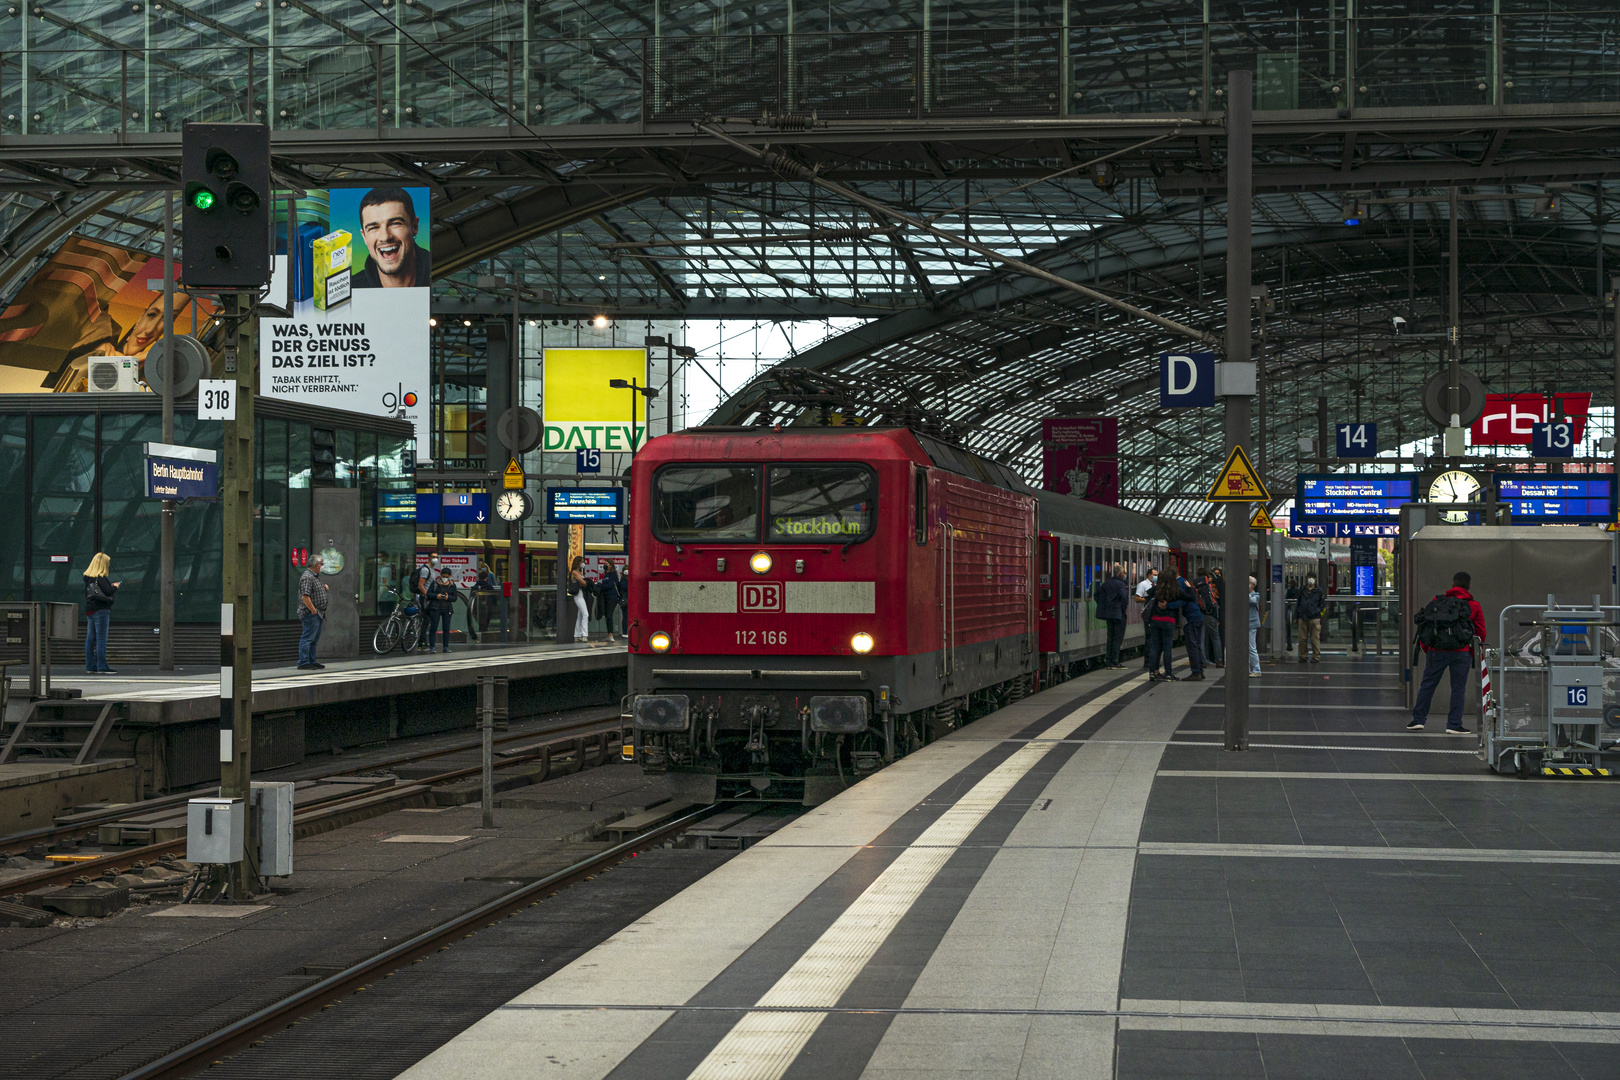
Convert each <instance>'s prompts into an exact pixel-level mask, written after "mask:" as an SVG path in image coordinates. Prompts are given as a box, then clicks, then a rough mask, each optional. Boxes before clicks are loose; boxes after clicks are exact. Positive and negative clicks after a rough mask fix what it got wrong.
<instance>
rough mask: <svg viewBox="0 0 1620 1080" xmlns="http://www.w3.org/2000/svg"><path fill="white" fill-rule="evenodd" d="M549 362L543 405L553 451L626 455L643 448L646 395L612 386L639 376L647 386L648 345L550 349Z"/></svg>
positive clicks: (547, 445)
mask: <svg viewBox="0 0 1620 1080" xmlns="http://www.w3.org/2000/svg"><path fill="white" fill-rule="evenodd" d="M544 363H545V368H544V371H543V382H544V390H543V396H542V397H541V399H540V406H541V412H542V413H543V414H544V415H543V419H544V420H545V443H544V446H545V449H546V451H547V452H548V453H566V452H568V451H570V450H578V449H579V448H580V447H586V448H590V447H595V448H596V449H598V450H608V451H617V452H620V453H627V452H629V451H631V450H635V449H638V448H639V447H640V446H641V442H642V439H644V438H645V437H646V434H647V399H646V398H645V397H643V396H642V395H641V394H639V393H635V392H632V391H631V390H629V389H627V388H622V387H615V386H611V385H609V384H610V383H611V382H612V381H613V380H614V379H622V380H623V381H625V382H626V383H628V382H629V381H630V380H631V379H634V380H635V382H636V385H637V386H646V385H647V350H646V349H547V350H545V356H544ZM632 401H633V402H634V407H635V416H636V422H635V427H634V429H632V428H631V425H630V409H631V404H632Z"/></svg>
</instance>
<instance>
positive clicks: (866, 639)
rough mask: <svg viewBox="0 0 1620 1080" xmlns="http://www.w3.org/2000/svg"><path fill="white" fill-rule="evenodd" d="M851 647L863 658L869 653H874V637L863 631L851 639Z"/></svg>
mask: <svg viewBox="0 0 1620 1080" xmlns="http://www.w3.org/2000/svg"><path fill="white" fill-rule="evenodd" d="M849 647H850V648H852V649H854V650H855V651H856V652H858V653H860V654H861V655H862V656H865V655H866V654H867V653H869V652H871V651H872V635H871V634H868V633H867V632H866V631H865V630H862V631H861V632H860V633H858V634H856V635H855V636H854V637H852V638H850V639H849Z"/></svg>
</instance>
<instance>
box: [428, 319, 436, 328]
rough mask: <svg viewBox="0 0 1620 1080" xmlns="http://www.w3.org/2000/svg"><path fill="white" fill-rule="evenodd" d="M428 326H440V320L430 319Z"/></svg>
mask: <svg viewBox="0 0 1620 1080" xmlns="http://www.w3.org/2000/svg"><path fill="white" fill-rule="evenodd" d="M428 325H429V326H438V325H439V320H438V319H432V318H430V319H428Z"/></svg>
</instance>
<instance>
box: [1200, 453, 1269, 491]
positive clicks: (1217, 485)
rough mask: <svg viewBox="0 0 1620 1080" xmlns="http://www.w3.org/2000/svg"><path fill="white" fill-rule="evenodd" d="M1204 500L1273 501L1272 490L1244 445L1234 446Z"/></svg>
mask: <svg viewBox="0 0 1620 1080" xmlns="http://www.w3.org/2000/svg"><path fill="white" fill-rule="evenodd" d="M1204 501H1205V502H1237V503H1248V502H1257V503H1265V502H1270V501H1271V492H1269V491H1267V490H1266V485H1265V484H1263V483H1261V482H1260V473H1259V472H1258V471H1257V470H1256V469H1255V467H1254V463H1253V462H1251V461H1250V460H1249V455H1248V454H1245V453H1244V452H1243V447H1241V446H1234V447H1232V453H1231V455H1230V456H1229V457H1227V459H1226V467H1225V468H1224V469H1222V470H1221V474H1220V475H1219V476H1217V477H1216V478H1215V482H1214V483H1213V484H1211V485H1210V486H1209V494H1208V495H1205V496H1204Z"/></svg>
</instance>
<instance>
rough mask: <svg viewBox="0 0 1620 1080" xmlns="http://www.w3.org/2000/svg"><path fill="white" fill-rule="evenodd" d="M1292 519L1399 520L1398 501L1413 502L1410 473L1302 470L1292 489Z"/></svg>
mask: <svg viewBox="0 0 1620 1080" xmlns="http://www.w3.org/2000/svg"><path fill="white" fill-rule="evenodd" d="M1294 490H1295V491H1296V492H1298V496H1297V497H1296V499H1295V501H1294V507H1295V509H1294V520H1295V521H1300V522H1306V521H1349V522H1354V521H1381V522H1390V523H1393V522H1398V521H1399V520H1400V516H1401V505H1402V504H1403V503H1409V502H1413V501H1415V499H1416V493H1417V476H1416V475H1415V474H1413V473H1377V474H1369V475H1365V476H1355V475H1353V474H1347V473H1301V474H1300V476H1299V484H1298V486H1297V487H1296V488H1295V489H1294Z"/></svg>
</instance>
